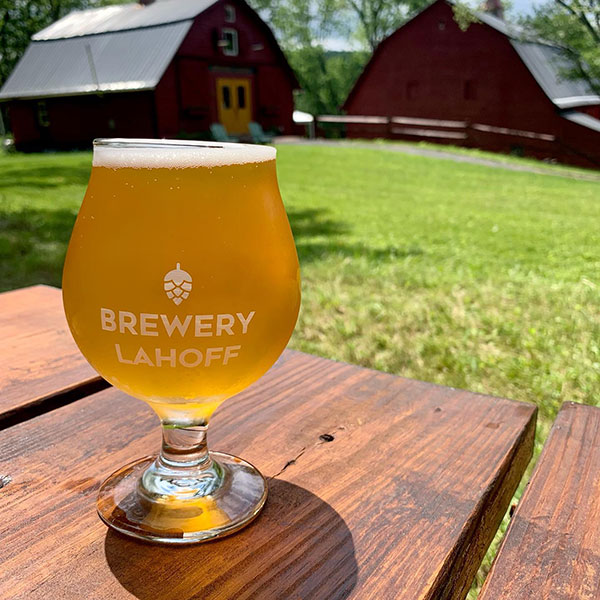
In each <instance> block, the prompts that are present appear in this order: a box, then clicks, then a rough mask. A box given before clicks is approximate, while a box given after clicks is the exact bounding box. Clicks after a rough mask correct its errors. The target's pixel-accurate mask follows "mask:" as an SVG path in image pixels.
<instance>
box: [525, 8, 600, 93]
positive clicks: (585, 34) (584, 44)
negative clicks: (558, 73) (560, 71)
mask: <svg viewBox="0 0 600 600" xmlns="http://www.w3.org/2000/svg"><path fill="white" fill-rule="evenodd" d="M525 24H526V25H528V26H529V27H530V28H532V29H534V30H535V31H536V32H537V33H538V34H539V35H540V37H542V38H544V39H547V40H550V41H553V42H555V43H557V44H559V45H561V46H565V47H566V48H568V49H570V51H571V52H570V53H571V57H572V58H573V63H574V68H573V69H572V70H570V71H568V72H566V73H564V75H565V77H572V78H580V77H582V76H583V77H587V78H588V79H589V80H590V83H591V84H592V87H593V88H594V89H595V90H596V92H598V93H600V2H598V0H550V1H549V2H546V3H545V4H543V5H542V6H539V7H538V8H537V9H536V10H535V13H534V15H533V16H532V17H530V18H528V19H526V20H525Z"/></svg>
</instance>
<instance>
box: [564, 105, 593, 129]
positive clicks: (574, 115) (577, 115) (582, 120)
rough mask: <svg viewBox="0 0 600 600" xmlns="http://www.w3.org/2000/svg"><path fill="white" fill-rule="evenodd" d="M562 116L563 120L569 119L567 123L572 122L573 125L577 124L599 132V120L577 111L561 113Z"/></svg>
mask: <svg viewBox="0 0 600 600" xmlns="http://www.w3.org/2000/svg"><path fill="white" fill-rule="evenodd" d="M562 116H563V117H564V118H565V119H569V121H573V123H577V124H578V125H583V127H587V128H588V129H593V130H594V131H600V120H598V119H595V118H594V117H592V116H591V115H586V114H585V113H582V112H579V111H577V110H569V111H565V112H564V113H562Z"/></svg>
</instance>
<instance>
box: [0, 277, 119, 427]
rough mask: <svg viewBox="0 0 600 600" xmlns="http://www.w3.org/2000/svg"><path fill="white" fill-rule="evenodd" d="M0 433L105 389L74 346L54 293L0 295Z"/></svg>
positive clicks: (45, 289) (36, 290)
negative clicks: (0, 341) (22, 421)
mask: <svg viewBox="0 0 600 600" xmlns="http://www.w3.org/2000/svg"><path fill="white" fill-rule="evenodd" d="M0 332H1V339H2V343H1V344H0V428H3V427H7V426H9V425H11V424H14V423H15V422H19V421H20V420H24V419H26V418H30V417H31V416H34V415H35V414H39V413H41V412H44V411H45V410H48V409H51V408H56V407H57V406H61V405H63V404H66V403H67V402H69V401H72V400H74V399H76V398H79V397H81V396H82V395H86V394H89V393H91V392H93V391H98V390H99V389H102V388H105V387H107V386H108V384H107V383H106V382H105V381H104V380H103V379H102V378H101V377H100V376H99V375H98V374H97V373H96V371H94V370H93V369H92V367H90V365H89V364H88V363H87V361H86V360H85V358H83V356H82V355H81V353H80V352H79V349H78V348H77V346H76V345H75V342H74V341H73V338H72V337H71V333H70V332H69V328H68V326H67V321H66V319H65V316H64V313H63V308H62V297H61V292H60V290H59V289H56V288H53V287H49V286H45V285H36V286H33V287H29V288H24V289H20V290H15V291H12V292H5V293H3V294H0Z"/></svg>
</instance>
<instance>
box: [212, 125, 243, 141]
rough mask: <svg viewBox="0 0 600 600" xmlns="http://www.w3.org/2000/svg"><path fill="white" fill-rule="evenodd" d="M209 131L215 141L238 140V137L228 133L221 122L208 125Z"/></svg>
mask: <svg viewBox="0 0 600 600" xmlns="http://www.w3.org/2000/svg"><path fill="white" fill-rule="evenodd" d="M210 133H211V134H212V136H213V138H214V140H215V141H216V142H239V141H240V140H239V138H236V137H234V136H233V135H229V134H228V133H227V129H225V127H223V125H221V123H213V124H212V125H211V126H210Z"/></svg>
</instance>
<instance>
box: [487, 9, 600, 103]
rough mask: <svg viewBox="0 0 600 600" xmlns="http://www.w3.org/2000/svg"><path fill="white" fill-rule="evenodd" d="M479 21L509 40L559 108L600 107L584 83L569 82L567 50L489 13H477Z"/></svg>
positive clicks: (569, 63) (587, 84) (586, 83)
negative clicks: (593, 105)
mask: <svg viewBox="0 0 600 600" xmlns="http://www.w3.org/2000/svg"><path fill="white" fill-rule="evenodd" d="M475 15H476V16H477V18H478V19H479V20H480V21H481V22H482V23H485V24H486V25H489V26H490V27H492V28H493V29H495V30H496V31H499V32H500V33H502V34H503V35H505V36H506V37H508V38H509V41H510V43H511V44H512V46H513V48H514V49H515V50H516V51H517V53H518V54H519V56H520V57H521V60H522V61H523V62H524V63H525V66H526V67H527V68H528V69H529V71H530V72H531V74H532V75H533V76H534V77H535V80H536V81H537V82H538V84H539V86H540V87H541V88H542V89H543V90H544V92H545V94H546V95H547V96H548V98H550V99H551V100H552V102H554V104H556V105H557V106H558V107H559V108H573V107H575V106H585V105H589V104H600V96H598V95H597V94H596V93H595V92H594V91H593V89H592V87H591V86H590V84H589V82H588V81H586V80H585V79H568V78H567V77H566V76H565V72H567V71H569V70H570V69H572V68H573V67H574V66H575V65H574V64H573V63H572V61H571V59H570V58H569V56H568V54H567V52H566V51H565V49H564V48H561V47H559V46H555V45H554V44H552V43H550V42H548V41H546V40H542V39H540V38H537V37H535V35H534V34H532V32H531V31H529V30H527V29H524V28H523V27H520V26H518V25H514V24H512V23H506V22H505V21H503V20H502V19H499V18H498V17H495V16H494V15H490V14H489V13H484V12H476V13H475Z"/></svg>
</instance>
